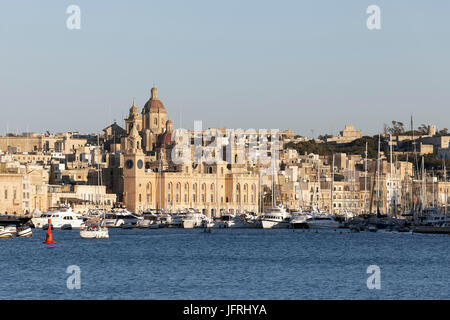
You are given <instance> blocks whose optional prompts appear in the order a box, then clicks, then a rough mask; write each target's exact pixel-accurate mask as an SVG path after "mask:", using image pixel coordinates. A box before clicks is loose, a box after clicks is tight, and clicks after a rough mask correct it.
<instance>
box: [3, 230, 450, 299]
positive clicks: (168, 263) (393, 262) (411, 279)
mask: <svg viewBox="0 0 450 320" xmlns="http://www.w3.org/2000/svg"><path fill="white" fill-rule="evenodd" d="M33 232H34V234H33V237H32V238H17V237H16V238H13V239H0V272H1V273H0V299H450V290H449V289H450V288H449V287H450V285H449V284H450V254H449V253H450V236H448V235H421V234H411V233H389V232H377V233H370V232H361V233H349V232H348V231H347V230H342V231H340V230H338V231H333V230H323V231H319V232H318V233H316V232H314V231H309V232H308V231H302V230H295V231H293V230H263V229H241V230H239V229H213V230H212V233H203V232H202V230H200V229H194V230H184V229H158V230H152V229H135V230H122V229H110V239H97V240H87V239H81V238H80V234H79V231H77V230H67V231H63V230H54V231H53V237H54V240H55V242H56V243H55V244H54V245H45V244H43V243H42V241H43V240H44V239H45V231H43V230H33ZM72 265H75V266H78V267H79V268H80V271H81V272H80V274H79V276H80V277H79V278H80V285H81V288H80V289H69V288H68V286H67V282H68V278H69V277H71V276H73V274H69V273H67V268H68V267H69V266H72ZM370 265H377V266H378V267H379V268H380V286H381V288H380V289H369V288H368V286H367V279H368V277H370V276H371V274H368V273H367V268H368V267H369V266H370ZM71 279H72V278H71ZM69 282H70V283H76V282H71V281H69Z"/></svg>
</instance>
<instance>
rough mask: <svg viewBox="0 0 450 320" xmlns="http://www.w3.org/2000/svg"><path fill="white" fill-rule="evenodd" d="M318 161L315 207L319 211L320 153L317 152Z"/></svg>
mask: <svg viewBox="0 0 450 320" xmlns="http://www.w3.org/2000/svg"><path fill="white" fill-rule="evenodd" d="M318 158H319V161H318V162H317V207H318V210H319V212H320V200H321V198H320V155H319V154H318Z"/></svg>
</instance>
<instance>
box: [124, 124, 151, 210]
mask: <svg viewBox="0 0 450 320" xmlns="http://www.w3.org/2000/svg"><path fill="white" fill-rule="evenodd" d="M124 160H125V166H124V168H123V185H124V195H123V201H124V204H125V206H126V207H127V208H128V210H130V211H132V212H138V211H140V210H144V209H146V208H145V206H144V201H145V200H144V197H145V183H144V181H145V163H144V161H145V155H144V153H143V152H142V138H141V136H140V135H139V132H138V130H137V128H136V126H132V127H131V131H130V134H129V136H128V137H127V138H126V152H125V155H124Z"/></svg>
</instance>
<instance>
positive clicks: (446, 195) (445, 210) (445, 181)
mask: <svg viewBox="0 0 450 320" xmlns="http://www.w3.org/2000/svg"><path fill="white" fill-rule="evenodd" d="M444 195H445V202H444V214H445V221H447V201H448V186H447V168H446V167H445V154H444Z"/></svg>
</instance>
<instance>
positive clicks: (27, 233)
mask: <svg viewBox="0 0 450 320" xmlns="http://www.w3.org/2000/svg"><path fill="white" fill-rule="evenodd" d="M17 236H18V237H22V238H30V237H32V236H33V230H31V227H29V226H23V227H19V229H17Z"/></svg>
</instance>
